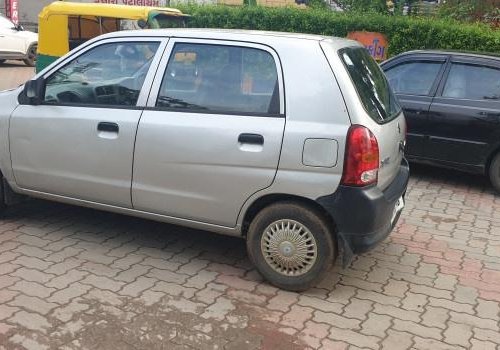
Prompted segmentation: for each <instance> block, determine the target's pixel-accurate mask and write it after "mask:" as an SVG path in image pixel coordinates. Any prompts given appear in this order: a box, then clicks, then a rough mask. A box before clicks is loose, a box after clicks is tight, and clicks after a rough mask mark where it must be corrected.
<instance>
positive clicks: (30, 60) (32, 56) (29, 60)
mask: <svg viewBox="0 0 500 350" xmlns="http://www.w3.org/2000/svg"><path fill="white" fill-rule="evenodd" d="M36 48H37V46H36V45H31V46H30V48H29V49H28V52H27V54H26V58H25V59H24V60H23V61H24V64H25V65H27V66H30V67H34V66H35V64H36Z"/></svg>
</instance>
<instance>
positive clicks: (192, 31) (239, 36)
mask: <svg viewBox="0 0 500 350" xmlns="http://www.w3.org/2000/svg"><path fill="white" fill-rule="evenodd" d="M131 36H132V37H134V36H151V37H185V38H198V39H219V40H245V37H247V40H250V39H254V38H255V39H257V40H258V38H259V37H260V38H266V37H267V38H269V37H277V38H289V39H299V40H314V41H324V40H326V41H329V42H331V43H333V44H335V45H336V46H353V45H358V44H355V43H356V42H354V41H352V40H349V39H344V38H337V37H330V36H323V35H315V34H303V33H291V32H271V31H259V30H243V29H207V28H165V29H143V30H127V31H119V32H113V33H109V34H105V35H103V36H102V38H120V37H131Z"/></svg>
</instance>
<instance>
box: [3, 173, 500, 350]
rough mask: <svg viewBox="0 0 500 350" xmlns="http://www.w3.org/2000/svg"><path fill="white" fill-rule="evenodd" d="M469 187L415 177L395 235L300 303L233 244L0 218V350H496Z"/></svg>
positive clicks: (68, 221) (71, 219) (62, 217)
mask: <svg viewBox="0 0 500 350" xmlns="http://www.w3.org/2000/svg"><path fill="white" fill-rule="evenodd" d="M444 172H445V173H446V171H444ZM446 174H450V173H446ZM467 176H468V175H461V176H460V177H456V176H444V175H440V173H439V172H438V175H435V174H431V175H429V174H427V173H423V172H422V171H420V173H419V171H417V174H416V175H413V176H412V178H411V179H410V184H409V188H408V191H407V196H406V197H407V200H406V208H405V210H404V211H403V214H402V217H401V221H400V223H399V224H398V226H397V227H396V228H395V230H394V231H393V233H392V234H391V235H390V236H389V237H388V238H387V239H386V240H385V241H383V242H382V243H381V244H380V245H379V246H377V247H376V248H375V249H374V250H372V251H371V252H369V253H366V254H363V255H361V256H358V257H356V258H355V260H354V262H353V263H352V265H351V266H350V267H349V268H347V269H345V270H344V269H342V268H341V267H340V266H338V265H337V266H335V267H334V268H333V269H332V270H331V271H330V272H328V275H327V276H326V278H325V280H323V281H321V283H319V284H318V285H317V286H316V287H315V288H311V289H310V290H308V291H306V292H302V293H291V292H285V291H282V290H279V289H277V288H276V287H273V286H271V285H269V284H268V283H267V282H263V279H262V276H260V275H259V274H258V273H257V272H256V270H255V268H254V267H253V266H252V265H251V264H250V262H249V261H248V257H247V256H246V253H245V244H244V241H242V240H236V239H234V238H227V237H222V236H215V235H210V234H207V233H203V232H199V231H196V230H189V229H183V228H180V227H175V226H169V225H165V224H161V223H154V222H150V221H145V220H141V219H135V218H129V217H125V216H120V215H116V214H108V213H104V212H97V211H93V210H88V209H81V208H77V207H70V206H65V205H62V204H54V203H48V202H41V201H37V200H34V201H29V202H26V203H23V204H21V205H19V207H17V206H16V207H12V208H10V209H9V212H14V213H16V211H18V212H19V214H15V215H11V216H7V218H8V220H9V221H5V220H4V221H2V220H0V241H2V243H1V244H0V344H1V345H0V349H1V350H4V349H3V348H2V346H3V347H4V348H6V349H11V348H12V349H16V348H28V349H29V348H35V349H43V348H44V347H47V348H48V349H52V348H61V349H72V350H73V349H81V348H113V347H115V348H124V349H125V348H127V347H129V346H130V347H132V346H133V347H135V348H136V349H154V348H162V347H163V348H167V349H183V350H184V349H194V348H198V349H213V348H214V346H215V345H218V346H219V348H220V349H222V348H223V347H224V346H225V345H227V349H229V350H230V349H238V350H240V349H242V350H243V349H261V348H262V349H274V348H276V349H297V350H303V349H304V350H305V349H324V350H336V349H349V350H356V349H390V350H397V349H415V350H430V349H432V350H449V349H481V350H490V349H495V350H497V349H496V348H498V346H500V336H499V334H500V329H499V326H500V324H499V321H500V291H499V286H500V283H499V282H497V281H498V280H499V276H500V214H499V213H500V199H499V198H500V197H498V196H496V195H493V193H492V192H491V189H490V188H489V187H483V185H482V184H478V183H476V182H475V180H474V179H472V180H471V181H469V180H470V179H471V178H467ZM463 178H466V179H468V180H463ZM17 208H19V209H17ZM41 257H42V258H41ZM32 315H34V317H32ZM30 327H31V328H30ZM116 330H122V332H120V333H118V332H116ZM44 332H48V333H47V334H45V335H44ZM101 340H103V341H104V343H100V341H101ZM4 344H5V345H4ZM62 344H64V346H63V345H62ZM292 344H293V345H292Z"/></svg>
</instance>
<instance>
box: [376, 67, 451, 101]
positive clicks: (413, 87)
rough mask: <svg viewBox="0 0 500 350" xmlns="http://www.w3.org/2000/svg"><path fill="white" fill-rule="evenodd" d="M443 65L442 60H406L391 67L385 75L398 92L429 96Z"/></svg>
mask: <svg viewBox="0 0 500 350" xmlns="http://www.w3.org/2000/svg"><path fill="white" fill-rule="evenodd" d="M442 66H443V63H441V62H406V63H403V64H399V65H397V66H395V67H391V68H389V69H388V70H387V71H386V72H385V75H386V76H387V79H389V84H390V85H391V87H392V88H393V90H394V91H395V92H396V93H400V94H406V95H419V96H427V95H429V93H430V92H431V89H432V86H433V85H434V82H435V81H436V78H437V76H438V74H439V71H440V70H441V67H442Z"/></svg>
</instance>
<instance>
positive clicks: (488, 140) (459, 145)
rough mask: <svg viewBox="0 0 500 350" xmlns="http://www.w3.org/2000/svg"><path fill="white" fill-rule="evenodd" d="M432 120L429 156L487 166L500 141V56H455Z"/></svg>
mask: <svg viewBox="0 0 500 350" xmlns="http://www.w3.org/2000/svg"><path fill="white" fill-rule="evenodd" d="M429 122H430V124H431V125H432V128H430V129H429V157H430V158H433V159H436V160H441V161H445V162H450V163H451V164H450V165H464V166H467V167H470V168H471V170H474V169H476V170H477V171H482V170H484V166H485V164H486V163H487V158H488V156H489V154H490V153H491V152H492V151H493V148H496V147H498V145H499V144H500V141H499V140H500V60H496V59H488V58H480V57H473V56H458V55H457V56H454V57H452V59H451V62H450V66H449V67H448V68H447V71H446V73H445V79H444V80H443V82H442V84H441V86H440V87H439V90H438V93H437V96H436V97H435V98H434V100H433V102H432V105H431V108H430V117H429Z"/></svg>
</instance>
